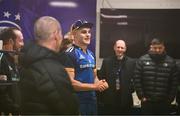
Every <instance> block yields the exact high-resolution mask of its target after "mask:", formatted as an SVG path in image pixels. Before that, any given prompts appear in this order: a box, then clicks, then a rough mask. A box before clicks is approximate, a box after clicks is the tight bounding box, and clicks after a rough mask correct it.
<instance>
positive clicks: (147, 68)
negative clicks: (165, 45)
mask: <svg viewBox="0 0 180 116" xmlns="http://www.w3.org/2000/svg"><path fill="white" fill-rule="evenodd" d="M134 83H135V89H136V92H137V95H138V97H139V99H142V98H143V97H145V98H147V100H149V101H163V102H168V103H171V102H172V101H173V100H174V97H175V95H176V90H177V68H176V64H175V60H173V59H172V58H171V57H169V56H167V55H164V57H163V59H161V60H159V61H158V62H157V61H156V60H155V59H154V58H153V57H151V56H150V54H146V55H144V56H142V57H140V59H139V60H138V61H137V63H136V68H135V75H134Z"/></svg>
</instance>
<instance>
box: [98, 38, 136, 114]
mask: <svg viewBox="0 0 180 116" xmlns="http://www.w3.org/2000/svg"><path fill="white" fill-rule="evenodd" d="M126 50H127V47H126V43H125V41H123V40H117V41H116V42H115V44H114V52H115V55H113V56H110V57H108V58H105V59H104V60H103V62H102V66H101V69H100V71H99V73H98V76H99V77H101V78H103V79H106V80H107V83H108V85H109V89H107V90H106V91H104V92H102V93H101V99H100V101H101V102H102V104H103V110H102V114H106V115H107V114H109V115H110V114H112V115H113V114H114V115H120V114H130V113H131V109H132V107H133V100H132V92H133V87H132V76H133V72H134V66H135V60H134V59H132V58H130V57H128V56H126V55H125V52H126Z"/></svg>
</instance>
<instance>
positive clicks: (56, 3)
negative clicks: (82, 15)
mask: <svg viewBox="0 0 180 116" xmlns="http://www.w3.org/2000/svg"><path fill="white" fill-rule="evenodd" d="M49 5H50V6H52V7H68V8H76V7H77V6H78V5H77V3H75V2H65V1H64V2H63V1H51V2H49Z"/></svg>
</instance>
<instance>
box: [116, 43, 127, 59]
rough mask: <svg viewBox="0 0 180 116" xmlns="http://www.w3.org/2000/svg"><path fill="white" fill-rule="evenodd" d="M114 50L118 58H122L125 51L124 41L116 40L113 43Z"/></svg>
mask: <svg viewBox="0 0 180 116" xmlns="http://www.w3.org/2000/svg"><path fill="white" fill-rule="evenodd" d="M114 51H115V54H116V56H117V58H118V59H122V57H123V56H124V53H125V52H126V43H125V41H123V40H117V41H116V43H115V44H114Z"/></svg>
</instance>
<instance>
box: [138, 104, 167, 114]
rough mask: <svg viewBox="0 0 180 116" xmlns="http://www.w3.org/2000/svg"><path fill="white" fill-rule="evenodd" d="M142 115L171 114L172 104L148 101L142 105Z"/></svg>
mask: <svg viewBox="0 0 180 116" xmlns="http://www.w3.org/2000/svg"><path fill="white" fill-rule="evenodd" d="M141 105H142V106H141V112H142V114H147V115H158V114H161V115H162V114H166V115H167V114H170V104H168V103H166V102H155V101H146V102H142V104H141Z"/></svg>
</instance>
